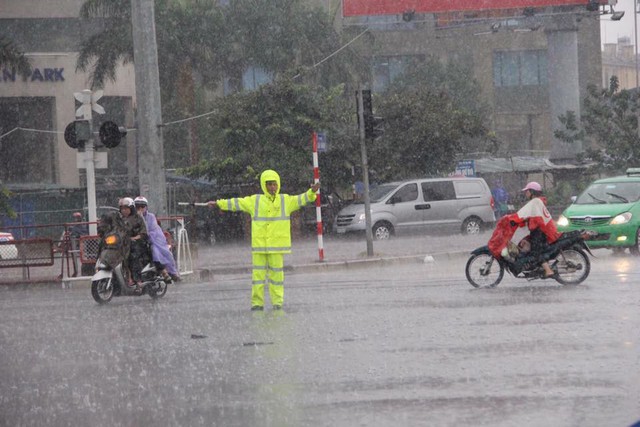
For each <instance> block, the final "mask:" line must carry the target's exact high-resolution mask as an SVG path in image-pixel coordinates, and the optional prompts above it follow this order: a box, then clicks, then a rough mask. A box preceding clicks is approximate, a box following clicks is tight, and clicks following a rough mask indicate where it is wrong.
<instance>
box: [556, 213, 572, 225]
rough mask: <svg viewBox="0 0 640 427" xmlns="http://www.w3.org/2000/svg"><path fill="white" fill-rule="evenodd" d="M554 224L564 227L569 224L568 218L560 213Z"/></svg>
mask: <svg viewBox="0 0 640 427" xmlns="http://www.w3.org/2000/svg"><path fill="white" fill-rule="evenodd" d="M556 224H557V225H559V226H560V227H566V226H567V225H569V219H568V218H567V217H566V216H564V215H560V217H559V218H558V222H556Z"/></svg>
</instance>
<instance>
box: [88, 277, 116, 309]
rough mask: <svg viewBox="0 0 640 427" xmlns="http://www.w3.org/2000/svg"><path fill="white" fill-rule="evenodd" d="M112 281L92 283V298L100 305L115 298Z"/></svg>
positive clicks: (103, 280)
mask: <svg viewBox="0 0 640 427" xmlns="http://www.w3.org/2000/svg"><path fill="white" fill-rule="evenodd" d="M109 281H110V279H101V280H94V281H93V282H91V296H93V299H94V300H96V302H97V303H98V304H106V303H108V302H109V301H111V298H113V285H110V284H109Z"/></svg>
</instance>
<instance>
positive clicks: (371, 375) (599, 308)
mask: <svg viewBox="0 0 640 427" xmlns="http://www.w3.org/2000/svg"><path fill="white" fill-rule="evenodd" d="M464 262H465V259H463V258H460V259H459V260H452V261H450V262H448V263H446V264H416V265H403V266H400V267H398V266H385V267H381V268H367V269H357V270H356V269H354V270H341V271H335V272H332V271H328V272H323V273H294V274H291V273H289V274H287V277H286V286H285V289H286V291H285V310H283V311H272V310H271V309H270V307H269V305H268V304H267V306H266V310H265V311H264V312H251V311H249V286H248V282H249V279H250V278H249V277H248V276H247V275H246V274H239V275H227V276H220V277H217V278H216V280H215V281H214V282H213V283H197V284H185V285H183V286H180V285H178V286H177V287H175V288H173V289H170V290H169V292H168V293H167V295H166V296H165V298H163V299H161V300H159V301H152V300H150V299H149V298H148V297H140V298H116V299H114V300H113V301H112V303H110V304H109V305H107V306H99V305H97V304H96V303H95V302H93V300H92V299H91V296H90V292H89V290H88V289H86V288H85V289H82V288H79V289H78V288H75V289H66V290H61V289H44V288H37V289H24V288H21V289H13V290H11V289H2V290H1V291H0V360H2V364H1V365H0V378H1V380H2V381H1V385H0V396H1V399H0V414H2V417H1V419H2V422H0V424H1V425H92V426H102V425H105V426H106V425H116V426H117V425H136V426H147V425H148V426H152V425H153V426H157V425H221V426H247V425H265V426H397V425H407V426H414V425H415V426H422V425H424V426H435V425H437V426H448V425H451V426H453V425H455V426H461V425H463V426H464V425H469V426H470V425H476V426H477V425H487V426H513V425H519V426H539V425H554V426H578V425H579V426H603V425H610V426H618V425H620V426H626V425H630V424H631V423H633V422H634V421H637V420H638V419H640V356H639V355H640V341H639V335H640V332H638V331H639V330H640V328H639V327H638V326H639V325H640V310H639V309H638V307H640V263H638V261H637V258H634V257H631V256H623V257H615V258H614V257H609V256H604V257H602V258H599V259H594V260H593V270H592V274H591V276H590V277H589V278H588V279H587V281H586V282H585V284H584V285H581V286H578V287H575V288H568V287H562V286H561V285H558V284H557V283H555V282H551V281H535V282H526V281H520V280H519V281H516V280H514V279H512V278H507V279H505V281H504V282H503V283H501V284H500V286H499V287H498V288H496V289H474V288H472V287H471V286H469V285H468V284H467V283H466V279H465V278H464V271H463V269H464Z"/></svg>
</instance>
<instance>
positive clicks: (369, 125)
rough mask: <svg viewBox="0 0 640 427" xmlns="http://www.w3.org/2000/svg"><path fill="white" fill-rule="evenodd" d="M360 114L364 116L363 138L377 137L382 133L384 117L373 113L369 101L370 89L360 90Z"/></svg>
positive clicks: (371, 104)
mask: <svg viewBox="0 0 640 427" xmlns="http://www.w3.org/2000/svg"><path fill="white" fill-rule="evenodd" d="M362 113H363V114H362V115H363V118H364V136H365V138H370V139H373V138H377V137H379V136H382V134H383V133H384V129H383V125H384V119H383V118H382V117H377V116H374V115H373V103H372V102H371V91H370V90H363V91H362Z"/></svg>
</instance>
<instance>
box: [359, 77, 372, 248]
mask: <svg viewBox="0 0 640 427" xmlns="http://www.w3.org/2000/svg"><path fill="white" fill-rule="evenodd" d="M356 95H357V98H358V129H359V131H360V155H361V157H362V182H363V183H364V223H365V228H366V236H367V256H373V230H372V229H371V202H370V199H369V163H368V161H367V144H366V136H365V131H364V105H363V102H362V87H361V86H360V85H358V92H357V93H356Z"/></svg>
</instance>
